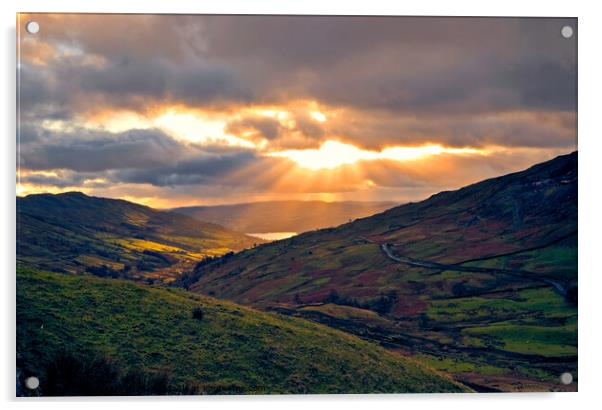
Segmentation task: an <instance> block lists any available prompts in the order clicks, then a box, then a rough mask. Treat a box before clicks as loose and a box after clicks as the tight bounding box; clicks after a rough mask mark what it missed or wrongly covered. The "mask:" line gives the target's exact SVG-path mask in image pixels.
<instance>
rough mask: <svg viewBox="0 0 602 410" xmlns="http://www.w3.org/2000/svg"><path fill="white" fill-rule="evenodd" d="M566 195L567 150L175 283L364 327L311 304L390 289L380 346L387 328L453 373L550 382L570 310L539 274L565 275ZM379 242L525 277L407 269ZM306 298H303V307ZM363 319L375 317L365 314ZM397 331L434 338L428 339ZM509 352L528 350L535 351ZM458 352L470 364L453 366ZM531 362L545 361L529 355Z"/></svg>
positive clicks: (568, 275) (571, 196)
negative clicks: (331, 296) (427, 343)
mask: <svg viewBox="0 0 602 410" xmlns="http://www.w3.org/2000/svg"><path fill="white" fill-rule="evenodd" d="M576 194H577V154H576V153H573V154H570V155H566V156H562V157H559V158H556V159H554V160H552V161H549V162H546V163H543V164H539V165H536V166H534V167H532V168H530V169H528V170H526V171H523V172H520V173H515V174H510V175H507V176H504V177H500V178H495V179H492V180H487V181H483V182H481V183H478V184H474V185H471V186H469V187H466V188H463V189H461V190H458V191H454V192H445V193H441V194H437V195H434V196H433V197H431V198H429V199H428V200H426V201H422V202H419V203H415V204H408V205H404V206H400V207H397V208H393V209H390V210H388V211H386V212H383V213H381V214H378V215H375V216H372V217H369V218H364V219H360V220H358V221H356V222H353V223H350V224H346V225H343V226H340V227H338V228H336V229H323V230H320V231H317V232H311V233H306V234H303V235H300V236H297V237H294V238H290V239H286V240H282V241H276V242H272V243H269V244H266V245H262V246H259V247H257V248H254V249H249V250H246V251H243V252H241V253H239V254H236V255H234V256H233V257H231V258H228V259H227V260H223V261H218V262H216V263H214V264H213V265H207V266H205V267H203V268H202V269H199V270H197V272H195V273H194V274H193V275H191V276H190V277H188V278H185V280H183V281H182V283H183V284H185V285H188V286H190V288H191V289H193V290H195V291H197V292H201V293H211V294H214V295H215V296H217V297H220V298H228V299H231V300H234V301H237V302H240V303H244V304H252V305H255V306H259V307H268V308H270V307H272V308H273V307H276V308H278V309H284V308H286V310H287V311H288V312H289V313H290V312H291V309H292V313H293V314H297V315H301V316H304V317H311V318H312V319H314V320H316V319H317V320H319V321H321V322H324V323H329V324H331V325H333V326H336V327H339V328H343V329H346V330H349V331H352V332H354V333H358V334H362V335H363V334H364V333H365V332H366V331H368V332H370V331H371V330H366V329H358V328H357V323H356V322H357V320H355V321H354V322H353V323H351V322H349V321H348V322H347V323H344V322H342V321H340V320H336V321H333V320H331V319H328V318H324V317H323V315H322V316H320V317H319V316H316V311H317V310H320V309H319V308H316V307H315V305H316V304H319V303H325V302H328V297H329V294H330V293H331V291H332V290H336V292H337V293H338V294H339V295H340V296H342V297H344V298H346V299H354V300H356V301H359V302H361V303H364V304H368V305H369V304H370V303H373V302H374V301H375V300H377V299H378V298H379V295H381V294H382V293H386V292H389V291H396V292H397V294H398V299H397V301H396V302H395V304H394V305H393V307H392V309H391V310H390V311H389V312H388V313H387V314H386V316H387V319H388V320H390V321H391V322H392V323H395V324H396V325H391V326H390V327H389V328H387V329H386V331H385V332H384V333H385V334H382V332H380V333H378V332H377V334H374V335H373V337H374V339H375V340H379V341H386V343H388V344H391V340H392V338H397V339H396V340H401V341H397V342H395V343H397V345H398V346H400V347H401V348H403V349H404V350H410V351H414V352H419V353H421V354H422V353H424V352H427V351H428V354H433V355H434V356H435V357H439V358H440V357H442V356H447V357H451V358H452V359H453V360H456V359H457V360H458V361H459V362H460V366H447V365H448V364H449V362H443V363H442V362H438V361H434V365H435V366H436V367H438V368H440V369H442V370H449V371H450V372H452V373H456V370H457V369H458V368H463V369H471V370H470V372H473V371H476V372H477V373H478V372H480V371H481V370H483V369H490V368H491V366H494V367H495V368H496V369H497V371H498V372H499V373H503V374H504V375H506V374H508V373H509V372H510V373H512V377H515V378H516V379H518V378H519V377H523V376H524V377H529V378H533V377H535V378H537V381H538V382H546V383H547V382H550V383H556V381H557V378H558V374H559V373H558V372H562V371H563V370H562V369H570V370H571V371H573V372H575V371H576V352H577V340H576V328H577V323H576V315H577V308H576V306H574V305H571V304H569V303H567V301H565V299H564V298H563V296H561V295H559V294H557V293H556V292H555V291H554V289H553V287H552V286H551V285H549V284H546V283H542V281H541V280H538V277H540V276H542V277H543V276H545V277H547V278H554V279H556V280H559V281H562V282H564V283H565V284H567V285H569V284H571V283H573V284H574V283H576V280H577V257H576V256H577V240H576V238H577V235H576V230H577V195H576ZM561 238H565V239H562V240H560V239H561ZM556 240H558V241H556ZM554 241H556V242H554ZM552 242H554V243H552ZM383 243H389V244H391V247H392V249H393V251H394V252H395V253H396V254H397V255H403V256H408V257H411V258H415V259H424V260H430V261H436V262H440V263H459V264H462V265H465V266H481V267H488V268H504V269H520V270H526V271H530V272H533V276H532V277H511V276H507V275H502V274H490V273H468V272H458V271H453V270H447V271H440V270H434V269H428V268H419V267H411V266H408V265H404V264H399V263H397V262H395V261H392V260H390V259H388V258H387V257H386V256H385V255H384V254H383V252H382V251H381V249H380V244H383ZM539 247H541V248H539ZM533 248H538V249H533ZM531 249H533V250H531ZM497 255H500V256H497ZM479 258H482V260H477V261H474V259H479ZM471 260H472V261H471ZM306 304H307V305H312V306H314V307H312V308H310V309H309V310H311V311H312V312H309V311H308V309H306V308H304V307H303V305H306ZM295 309H296V311H295ZM310 313H311V315H310ZM328 313H330V315H331V317H334V318H335V319H341V317H342V316H344V315H341V314H340V312H334V311H333V310H332V309H322V314H328ZM364 322H365V324H366V326H367V328H369V329H371V328H373V327H374V323H375V321H374V320H371V319H366V320H365V321H364ZM407 335H411V336H415V337H421V338H427V339H429V340H434V341H436V342H437V344H433V345H432V346H431V347H429V348H428V349H427V348H425V344H424V343H417V342H416V339H407V338H406V337H405V336H407ZM473 348H475V349H476V348H484V349H486V351H487V352H486V353H490V355H489V356H486V355H485V354H484V353H483V351H481V350H474V351H471V350H470V349H473ZM454 349H456V350H454ZM457 349H461V350H457ZM462 349H464V350H462ZM505 352H507V353H505ZM514 353H520V354H536V355H537V356H539V357H541V360H540V359H534V358H528V357H524V358H521V357H517V356H515V355H514V356H513V354H514ZM450 360H451V359H450ZM554 360H557V361H556V362H554ZM466 361H469V362H470V366H463V364H465V363H467V362H466ZM538 361H540V362H541V363H544V362H545V365H544V364H541V366H540V365H536V364H535V363H537V362H538ZM475 369H476V370H475ZM485 371H487V370H485ZM464 373H469V372H468V371H467V372H464ZM517 373H519V374H517ZM471 377H472V376H471ZM556 384H557V383H556ZM529 386H530V388H531V387H532V388H534V389H535V388H537V389H540V390H541V389H543V390H546V389H549V388H550V385H538V386H537V387H533V386H532V385H529ZM500 388H501V389H507V388H509V389H515V388H518V387H516V386H515V387H512V386H510V387H509V386H507V385H505V384H504V385H503V386H501V387H500Z"/></svg>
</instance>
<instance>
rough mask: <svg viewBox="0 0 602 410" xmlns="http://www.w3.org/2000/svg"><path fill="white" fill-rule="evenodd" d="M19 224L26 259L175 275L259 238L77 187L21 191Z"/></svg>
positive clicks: (54, 265)
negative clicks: (58, 190)
mask: <svg viewBox="0 0 602 410" xmlns="http://www.w3.org/2000/svg"><path fill="white" fill-rule="evenodd" d="M17 230H18V231H17V246H18V248H17V253H18V258H19V260H22V261H25V262H27V263H28V264H34V265H36V266H39V267H42V268H45V269H47V270H55V271H60V270H63V271H67V272H77V273H81V272H83V271H85V270H86V269H87V268H89V267H100V266H103V265H104V266H107V267H108V268H110V269H111V270H113V271H117V272H121V273H122V274H120V275H122V276H124V275H125V274H127V276H137V275H142V276H150V277H157V276H159V277H161V276H171V277H173V276H174V275H175V274H177V273H178V272H179V271H182V270H185V269H191V267H192V266H194V264H195V263H196V262H198V260H200V259H201V258H202V257H204V256H208V255H209V256H212V255H220V254H223V253H225V252H228V251H230V250H241V249H243V248H246V247H250V246H253V244H254V243H255V242H258V241H259V240H257V239H255V238H250V237H247V236H245V235H242V234H240V233H237V232H233V231H231V230H228V229H226V228H223V227H221V226H218V225H214V224H209V223H203V222H200V221H197V220H195V219H193V218H191V217H188V216H184V215H179V214H175V213H170V212H161V211H157V210H154V209H152V208H149V207H146V206H142V205H138V204H134V203H131V202H127V201H122V200H114V199H104V198H95V197H89V196H86V195H84V194H82V193H78V192H71V193H66V194H59V195H51V194H42V195H29V196H27V197H25V198H17ZM125 271H127V272H125Z"/></svg>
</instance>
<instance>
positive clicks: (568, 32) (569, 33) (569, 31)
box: [560, 26, 573, 38]
mask: <svg viewBox="0 0 602 410" xmlns="http://www.w3.org/2000/svg"><path fill="white" fill-rule="evenodd" d="M560 34H562V37H564V38H571V37H573V27H571V26H564V27H562V28H561V29H560Z"/></svg>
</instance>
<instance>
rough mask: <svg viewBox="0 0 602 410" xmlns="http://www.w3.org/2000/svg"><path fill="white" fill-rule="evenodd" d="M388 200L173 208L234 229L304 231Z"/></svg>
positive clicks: (386, 205) (357, 215) (350, 217)
mask: <svg viewBox="0 0 602 410" xmlns="http://www.w3.org/2000/svg"><path fill="white" fill-rule="evenodd" d="M394 205H395V203H392V202H353V201H349V202H324V201H270V202H253V203H245V204H235V205H218V206H190V207H183V208H175V209H173V211H175V212H179V213H183V214H186V215H190V216H193V217H195V218H197V219H199V220H201V221H207V222H213V223H216V224H219V225H222V226H226V227H228V228H230V229H233V230H235V231H238V232H245V233H266V232H296V233H299V232H306V231H312V230H314V229H319V228H326V227H331V226H337V225H340V224H343V223H347V222H349V220H353V219H356V218H361V217H365V216H370V215H374V214H375V213H378V212H382V211H384V210H385V209H387V208H391V207H392V206H394Z"/></svg>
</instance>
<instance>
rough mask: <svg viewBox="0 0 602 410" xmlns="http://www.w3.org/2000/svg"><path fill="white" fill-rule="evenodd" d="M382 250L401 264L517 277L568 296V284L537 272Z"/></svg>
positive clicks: (385, 248) (386, 248) (383, 248)
mask: <svg viewBox="0 0 602 410" xmlns="http://www.w3.org/2000/svg"><path fill="white" fill-rule="evenodd" d="M380 248H381V249H382V251H383V252H384V254H385V255H386V256H387V257H388V258H389V259H391V260H394V261H396V262H399V263H405V264H406V265H410V266H418V267H421V268H427V269H437V270H453V271H457V272H474V273H489V274H502V275H507V276H512V277H516V278H519V279H528V280H535V281H539V282H543V283H546V284H548V285H552V286H553V287H554V289H555V290H556V291H557V292H558V293H559V294H561V295H562V296H566V292H567V288H568V286H567V284H565V283H563V282H561V281H559V280H557V279H552V278H548V277H545V276H541V274H539V273H536V272H530V271H524V270H519V269H496V268H481V267H476V266H461V265H457V264H451V265H450V264H445V263H437V262H431V261H424V260H418V259H412V258H408V257H406V256H397V255H395V254H394V253H393V251H392V250H391V249H390V248H389V244H387V243H384V244H381V245H380Z"/></svg>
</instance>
